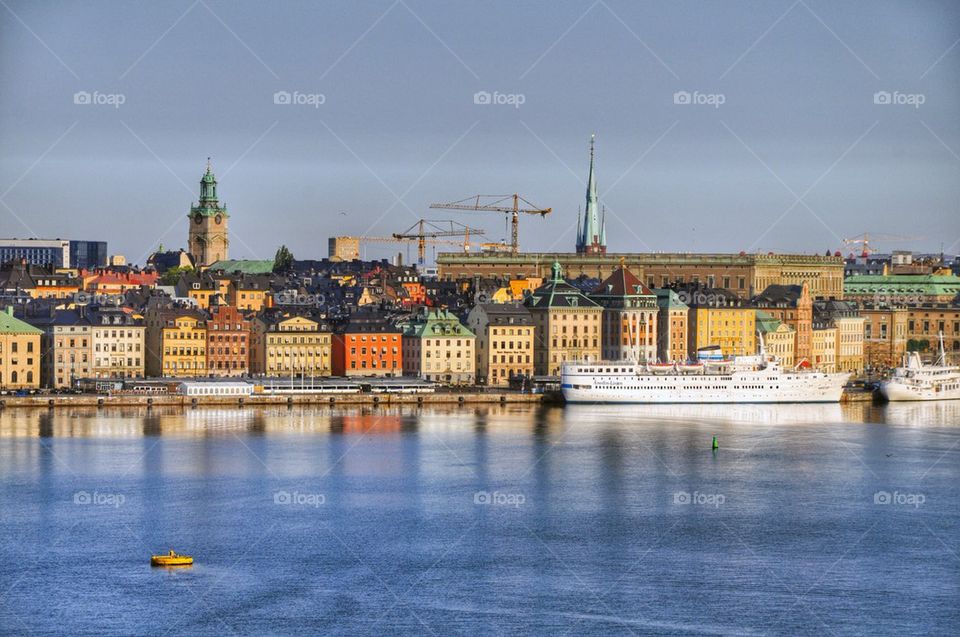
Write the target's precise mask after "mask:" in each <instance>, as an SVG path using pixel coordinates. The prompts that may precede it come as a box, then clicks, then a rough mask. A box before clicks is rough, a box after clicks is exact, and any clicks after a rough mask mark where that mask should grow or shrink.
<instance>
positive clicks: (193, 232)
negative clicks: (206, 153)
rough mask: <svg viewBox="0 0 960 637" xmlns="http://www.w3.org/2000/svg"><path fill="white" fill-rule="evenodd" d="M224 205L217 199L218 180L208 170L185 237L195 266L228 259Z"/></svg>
mask: <svg viewBox="0 0 960 637" xmlns="http://www.w3.org/2000/svg"><path fill="white" fill-rule="evenodd" d="M229 218H230V215H228V214H227V206H226V205H223V206H221V205H220V203H219V201H218V200H217V179H216V177H214V176H213V171H212V170H211V169H210V158H209V157H208V158H207V172H206V173H204V175H203V177H202V178H201V179H200V201H199V202H198V203H197V205H192V204H191V206H190V215H189V222H188V223H189V224H190V232H189V235H188V237H187V252H189V253H190V254H192V255H193V258H194V260H195V261H196V264H197V266H199V267H206V266H209V265H211V264H213V263H215V262H217V261H223V260H226V259H227V248H228V247H229V245H230V239H229V238H228V236H227V219H229Z"/></svg>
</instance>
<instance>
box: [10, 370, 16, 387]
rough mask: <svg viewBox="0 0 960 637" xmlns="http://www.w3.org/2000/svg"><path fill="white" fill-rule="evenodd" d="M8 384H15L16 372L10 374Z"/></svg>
mask: <svg viewBox="0 0 960 637" xmlns="http://www.w3.org/2000/svg"><path fill="white" fill-rule="evenodd" d="M10 382H11V383H13V384H14V385H16V384H17V372H10Z"/></svg>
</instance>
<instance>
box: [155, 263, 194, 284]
mask: <svg viewBox="0 0 960 637" xmlns="http://www.w3.org/2000/svg"><path fill="white" fill-rule="evenodd" d="M188 272H193V268H191V267H190V266H184V267H181V266H179V265H178V266H177V267H175V268H170V269H169V270H167V271H166V272H164V273H163V276H161V277H160V284H161V285H176V284H177V281H179V280H180V275H181V274H186V273H188Z"/></svg>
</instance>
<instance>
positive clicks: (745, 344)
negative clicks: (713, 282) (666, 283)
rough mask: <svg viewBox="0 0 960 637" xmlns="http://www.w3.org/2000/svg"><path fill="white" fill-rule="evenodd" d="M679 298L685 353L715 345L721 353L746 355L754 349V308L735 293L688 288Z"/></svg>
mask: <svg viewBox="0 0 960 637" xmlns="http://www.w3.org/2000/svg"><path fill="white" fill-rule="evenodd" d="M680 298H681V299H682V300H684V302H685V303H686V304H687V305H688V306H689V307H690V310H689V312H688V315H687V316H688V328H689V329H688V334H689V336H688V339H687V352H688V354H689V356H690V357H691V358H693V357H695V356H696V353H697V351H698V350H699V349H702V348H705V347H712V346H718V347H720V349H721V351H722V352H723V354H724V356H728V357H729V356H747V355H751V354H755V353H756V351H757V337H756V335H757V329H756V311H755V309H754V308H753V307H751V306H750V304H749V303H747V302H746V301H744V300H743V299H740V298H739V297H737V296H736V295H735V294H733V293H731V292H728V291H726V290H721V289H710V288H689V289H686V290H681V291H680Z"/></svg>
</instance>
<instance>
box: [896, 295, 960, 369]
mask: <svg viewBox="0 0 960 637" xmlns="http://www.w3.org/2000/svg"><path fill="white" fill-rule="evenodd" d="M941 333H942V334H943V347H944V350H945V351H946V353H947V358H948V359H949V360H950V361H951V362H952V361H958V360H960V304H957V303H951V304H946V303H936V304H934V303H927V304H924V305H920V306H916V307H910V308H907V349H909V350H911V351H916V352H920V353H921V356H924V355H925V356H927V357H929V358H935V357H936V353H937V351H938V349H939V347H940V336H939V335H940V334H941Z"/></svg>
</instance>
